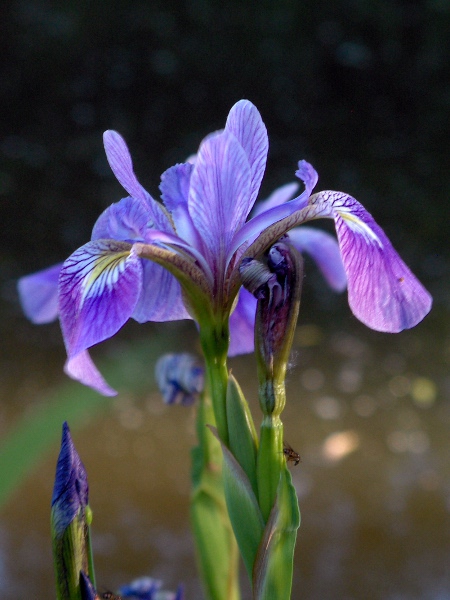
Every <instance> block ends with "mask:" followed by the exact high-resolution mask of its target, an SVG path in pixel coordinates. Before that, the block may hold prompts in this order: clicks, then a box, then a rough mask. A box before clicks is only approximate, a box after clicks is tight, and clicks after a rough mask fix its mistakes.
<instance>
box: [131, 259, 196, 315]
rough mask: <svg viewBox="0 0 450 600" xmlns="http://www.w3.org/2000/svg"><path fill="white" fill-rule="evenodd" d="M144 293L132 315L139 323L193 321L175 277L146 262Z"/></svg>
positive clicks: (165, 270)
mask: <svg viewBox="0 0 450 600" xmlns="http://www.w3.org/2000/svg"><path fill="white" fill-rule="evenodd" d="M143 267H144V271H143V285H142V293H141V295H140V297H139V301H138V303H137V305H136V308H135V309H134V312H133V314H132V315H131V316H132V318H133V319H135V320H136V321H138V322H139V323H145V322H146V321H160V322H161V321H178V320H180V319H191V316H190V315H189V313H188V312H187V310H186V308H185V306H184V303H183V298H182V294H181V286H180V284H179V283H178V281H177V280H176V279H175V277H174V276H173V275H172V274H171V273H169V271H167V269H164V267H161V266H160V265H157V264H156V263H153V262H151V261H149V260H146V261H144V265H143Z"/></svg>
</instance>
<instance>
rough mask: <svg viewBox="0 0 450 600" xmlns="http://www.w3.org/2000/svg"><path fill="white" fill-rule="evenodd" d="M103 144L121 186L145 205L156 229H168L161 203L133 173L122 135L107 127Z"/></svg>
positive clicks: (168, 225)
mask: <svg viewBox="0 0 450 600" xmlns="http://www.w3.org/2000/svg"><path fill="white" fill-rule="evenodd" d="M103 144H104V146H105V152H106V157H107V159H108V162H109V166H110V167H111V170H112V172H113V173H114V175H115V176H116V178H117V180H118V181H119V183H120V184H121V185H122V187H123V188H124V189H125V190H126V191H127V192H128V193H129V194H130V196H132V197H133V198H135V199H136V200H139V201H140V202H142V203H143V204H144V205H146V207H147V209H148V211H149V215H150V216H149V219H150V220H151V221H153V223H154V225H155V227H156V229H162V230H163V231H167V230H169V229H170V223H169V220H168V219H167V215H166V214H165V213H164V211H163V209H162V207H161V205H160V204H159V203H158V202H155V200H154V199H153V198H152V197H151V195H150V194H149V193H148V192H147V191H146V190H145V189H144V188H143V187H142V185H141V184H140V183H139V181H138V180H137V177H136V175H135V174H134V171H133V161H132V160H131V155H130V152H129V150H128V146H127V145H126V142H125V140H124V139H123V137H122V136H121V135H120V134H119V133H117V131H113V130H111V129H109V130H108V131H105V133H104V134H103Z"/></svg>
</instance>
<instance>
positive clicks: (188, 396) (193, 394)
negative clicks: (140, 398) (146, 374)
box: [155, 353, 204, 406]
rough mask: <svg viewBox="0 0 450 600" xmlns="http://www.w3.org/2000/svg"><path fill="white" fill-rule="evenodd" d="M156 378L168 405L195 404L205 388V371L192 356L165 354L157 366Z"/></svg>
mask: <svg viewBox="0 0 450 600" xmlns="http://www.w3.org/2000/svg"><path fill="white" fill-rule="evenodd" d="M155 377H156V383H157V385H158V388H159V391H160V392H161V394H162V397H163V399H164V402H165V403H166V404H183V405H184V406H189V405H190V404H193V403H194V402H195V400H196V399H197V398H198V396H199V394H201V393H202V391H203V387H204V369H203V367H202V365H201V364H200V362H199V360H198V359H197V357H195V356H193V355H192V354H187V353H185V354H164V355H163V356H161V358H160V359H159V360H158V361H157V363H156V365H155Z"/></svg>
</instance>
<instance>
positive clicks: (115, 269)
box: [59, 240, 142, 358]
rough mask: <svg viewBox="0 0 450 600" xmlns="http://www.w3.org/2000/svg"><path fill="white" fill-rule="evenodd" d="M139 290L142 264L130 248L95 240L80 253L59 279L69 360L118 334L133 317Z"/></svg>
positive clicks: (118, 243) (60, 304) (120, 243)
mask: <svg viewBox="0 0 450 600" xmlns="http://www.w3.org/2000/svg"><path fill="white" fill-rule="evenodd" d="M141 289H142V263H141V260H140V259H139V258H138V257H137V256H136V254H135V253H134V251H133V248H132V246H131V245H130V244H126V243H125V242H117V241H115V240H97V241H94V242H89V243H88V244H85V245H84V246H82V247H81V248H79V249H78V250H76V251H75V252H74V253H73V254H72V255H71V256H70V257H69V258H68V259H67V260H66V262H65V263H64V265H63V267H62V270H61V274H60V277H59V311H60V320H61V328H62V332H63V336H64V341H65V344H66V348H67V354H68V355H69V358H72V357H74V356H75V355H76V354H78V353H79V352H81V351H83V350H85V349H86V348H89V347H90V346H93V345H94V344H96V343H98V342H101V341H103V340H105V339H107V338H109V337H111V336H112V335H114V334H115V333H116V332H117V331H118V330H119V329H120V328H121V327H122V325H124V323H125V322H126V321H127V320H128V319H129V318H130V316H131V315H132V313H133V311H134V309H135V307H136V304H137V302H138V299H139V296H140V293H141Z"/></svg>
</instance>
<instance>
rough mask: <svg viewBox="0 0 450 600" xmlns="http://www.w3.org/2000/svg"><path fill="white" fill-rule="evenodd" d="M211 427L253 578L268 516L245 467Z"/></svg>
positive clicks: (237, 533) (236, 530)
mask: <svg viewBox="0 0 450 600" xmlns="http://www.w3.org/2000/svg"><path fill="white" fill-rule="evenodd" d="M209 429H210V430H211V431H212V432H213V434H214V435H215V436H216V438H217V439H218V440H219V441H220V444H221V446H222V452H223V457H224V462H223V484H224V489H225V498H226V501H227V508H228V514H229V516H230V521H231V524H232V525H233V531H234V534H235V536H236V540H237V543H238V546H239V550H240V551H241V555H242V558H243V560H244V564H245V568H246V569H247V572H248V574H249V577H250V578H251V577H252V571H253V564H254V562H255V558H256V553H257V551H258V546H259V543H260V540H261V536H262V534H263V531H264V520H263V517H262V514H261V511H260V510H259V506H258V501H257V499H256V496H255V493H254V492H253V489H252V485H251V483H250V480H249V479H248V477H247V475H246V474H245V472H244V470H243V469H242V467H241V466H240V465H239V463H238V462H237V460H236V459H235V457H234V456H233V454H232V453H231V452H230V450H229V449H228V448H227V447H226V446H225V444H223V443H222V442H221V440H220V439H219V437H218V434H217V430H216V428H215V427H211V426H209Z"/></svg>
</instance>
